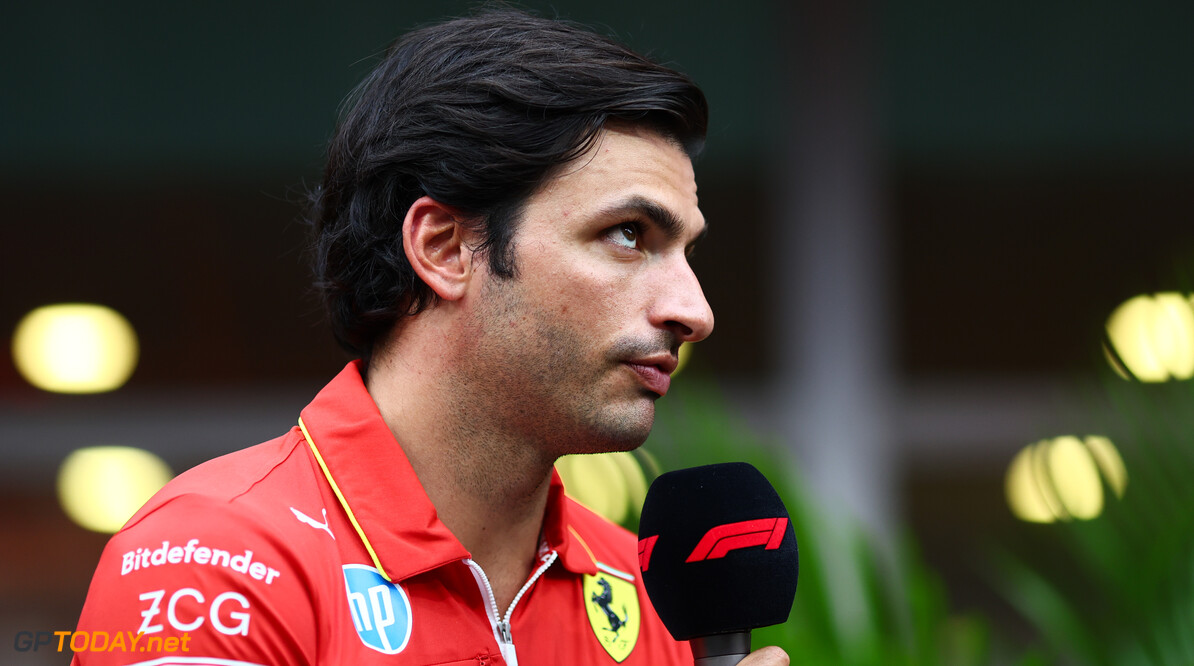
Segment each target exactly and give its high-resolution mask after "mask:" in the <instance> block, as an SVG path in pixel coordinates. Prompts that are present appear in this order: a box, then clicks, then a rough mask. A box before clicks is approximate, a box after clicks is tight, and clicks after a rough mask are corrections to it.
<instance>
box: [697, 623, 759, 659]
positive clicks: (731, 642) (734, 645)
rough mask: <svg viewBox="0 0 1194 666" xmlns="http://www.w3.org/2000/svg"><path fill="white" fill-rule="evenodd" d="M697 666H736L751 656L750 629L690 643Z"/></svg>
mask: <svg viewBox="0 0 1194 666" xmlns="http://www.w3.org/2000/svg"><path fill="white" fill-rule="evenodd" d="M688 644H689V645H690V646H692V656H693V658H694V659H695V660H696V666H735V664H737V663H738V662H740V661H742V660H743V659H746V655H748V654H750V629H747V630H746V631H735V632H732V633H728V634H714V635H712V636H697V637H696V638H694V639H692V640H690V641H688Z"/></svg>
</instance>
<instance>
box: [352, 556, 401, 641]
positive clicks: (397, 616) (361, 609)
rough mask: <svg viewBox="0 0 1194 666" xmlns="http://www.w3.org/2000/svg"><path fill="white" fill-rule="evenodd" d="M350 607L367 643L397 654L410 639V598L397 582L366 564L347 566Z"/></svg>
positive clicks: (362, 637) (353, 621) (357, 626)
mask: <svg viewBox="0 0 1194 666" xmlns="http://www.w3.org/2000/svg"><path fill="white" fill-rule="evenodd" d="M344 585H345V588H346V590H347V592H348V609H349V611H351V612H352V623H353V625H354V626H355V627H356V630H357V635H358V636H360V637H361V642H362V643H364V644H365V645H367V646H369V647H371V648H373V649H374V650H377V651H378V652H383V653H385V654H398V653H399V652H402V651H403V650H404V649H406V644H407V642H408V641H410V629H411V618H410V599H408V598H407V596H406V592H405V591H404V590H403V589H402V588H401V587H400V586H399V585H398V584H397V583H391V582H389V581H387V580H386V579H385V578H382V577H381V574H380V573H378V572H377V569H374V568H373V567H369V566H365V565H363V564H345V565H344Z"/></svg>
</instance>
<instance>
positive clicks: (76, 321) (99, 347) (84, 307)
mask: <svg viewBox="0 0 1194 666" xmlns="http://www.w3.org/2000/svg"><path fill="white" fill-rule="evenodd" d="M12 353H13V360H14V362H15V363H16V366H17V370H19V371H20V373H21V375H22V376H23V377H24V378H25V380H26V381H28V382H29V383H30V384H33V385H34V386H36V387H38V388H40V389H43V390H46V391H53V392H55V393H100V392H103V391H112V390H114V389H117V388H120V387H121V386H123V385H124V383H125V382H126V381H128V378H129V376H130V375H132V374H133V369H134V368H136V366H137V355H138V346H137V334H136V333H135V332H134V331H133V327H132V325H130V324H129V322H128V320H127V319H125V318H124V317H123V316H121V314H120V313H119V312H116V311H115V310H113V309H111V308H108V307H105V306H102V305H93V304H87V303H62V304H58V305H47V306H43V307H40V308H37V309H36V310H34V311H32V312H30V313H29V314H27V315H25V317H24V318H22V319H21V321H20V323H18V324H17V328H16V331H15V333H14V334H13V342H12Z"/></svg>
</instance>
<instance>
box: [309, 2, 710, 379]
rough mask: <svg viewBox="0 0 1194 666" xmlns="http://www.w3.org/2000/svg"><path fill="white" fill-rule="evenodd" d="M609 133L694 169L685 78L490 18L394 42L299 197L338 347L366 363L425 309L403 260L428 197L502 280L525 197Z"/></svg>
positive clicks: (349, 103)
mask: <svg viewBox="0 0 1194 666" xmlns="http://www.w3.org/2000/svg"><path fill="white" fill-rule="evenodd" d="M609 121H615V122H622V123H630V124H634V125H639V126H646V127H648V128H650V129H651V130H653V131H656V132H659V133H660V134H662V135H664V136H666V137H668V138H669V139H671V140H673V141H675V142H676V143H678V144H679V145H680V146H681V147H683V149H684V150H685V151H686V152H687V153H688V154H689V156H695V154H696V153H697V152H698V151H699V150H700V147H701V145H702V143H703V142H704V137H705V129H706V126H707V123H708V106H707V104H706V102H705V96H704V94H703V93H701V91H700V89H699V88H697V86H696V84H694V83H693V82H692V80H691V79H689V78H688V77H687V76H684V75H683V74H680V73H678V72H675V71H673V70H671V69H668V68H666V67H663V66H661V65H659V64H656V63H654V62H652V61H650V60H648V59H647V58H645V57H643V56H641V55H639V54H637V53H635V52H633V51H631V50H630V49H628V48H627V47H625V46H622V45H621V44H618V43H616V42H614V41H612V40H610V39H607V38H605V37H602V36H599V35H596V34H594V33H592V32H590V31H588V30H586V29H584V28H582V27H580V26H577V25H574V24H571V23H568V22H564V21H556V20H548V19H543V18H539V17H535V16H532V15H529V14H526V13H523V12H521V11H516V10H512V9H497V10H487V11H483V12H481V13H478V14H476V15H473V16H469V17H465V18H459V19H455V20H451V21H448V22H445V23H441V24H438V25H433V26H429V27H425V28H422V29H419V30H416V31H414V32H411V33H409V34H407V35H406V36H404V37H402V38H401V39H399V40H398V41H397V42H396V43H395V44H394V45H393V46H392V47H391V48H390V49H389V51H388V52H387V54H386V56H385V58H384V60H383V61H382V62H381V63H380V64H379V65H378V66H377V67H376V68H375V69H374V70H373V72H372V73H370V74H369V76H368V77H366V78H365V80H364V81H362V82H361V84H360V85H359V86H358V87H357V88H356V90H355V91H354V92H353V94H352V95H351V96H350V97H349V98H348V100H346V111H344V112H343V115H342V117H341V120H340V125H339V127H338V128H337V130H336V133H335V135H334V136H333V137H332V140H331V142H330V144H329V146H328V156H327V166H326V168H325V170H324V174H323V182H322V185H321V186H320V187H319V188H318V189H317V190H316V191H315V192H313V194H312V197H311V203H312V205H311V211H310V221H311V226H312V229H313V234H314V248H313V249H314V252H313V256H314V264H315V266H314V268H315V273H316V287H317V288H318V289H319V290H320V291H321V292H322V294H323V297H324V300H325V304H326V307H327V310H328V314H329V317H330V319H331V323H332V329H333V333H334V334H335V337H336V340H337V341H338V342H339V343H340V345H341V346H343V347H344V348H345V349H347V350H348V351H350V352H352V353H354V354H358V355H361V356H363V357H365V358H366V359H368V357H369V356H370V355H371V352H372V348H373V345H374V343H375V341H376V340H377V339H378V338H379V337H380V336H381V335H383V334H385V333H386V332H387V331H388V330H389V329H390V328H391V327H392V326H393V325H394V324H395V323H396V322H398V321H399V320H400V319H401V318H402V317H405V316H410V315H414V314H417V313H419V312H421V311H422V310H424V309H425V308H427V307H428V306H429V305H430V304H432V303H433V302H434V299H435V298H436V296H435V293H434V292H432V291H431V290H430V288H428V287H427V285H426V284H424V283H423V282H422V280H420V279H419V277H418V275H417V274H416V273H415V272H414V270H413V269H412V268H411V266H410V264H409V263H408V261H407V258H406V254H405V252H404V251H403V248H402V224H403V219H404V218H405V216H406V212H407V210H408V209H409V208H410V206H411V204H413V203H414V201H415V200H416V199H418V198H419V197H421V196H423V195H427V196H429V197H431V198H432V199H435V200H436V201H438V202H440V203H443V204H445V205H448V206H452V207H454V208H456V209H458V210H459V211H461V213H462V214H463V215H465V216H466V217H467V220H462V222H465V223H467V224H469V225H470V227H471V228H472V229H473V230H474V231H475V232H476V233H477V234H478V237H479V238H481V239H482V240H481V244H480V247H479V248H476V249H478V250H479V251H481V252H483V253H484V256H486V257H487V259H488V261H489V267H490V269H491V271H492V272H493V273H494V274H495V275H497V276H500V277H502V278H507V279H509V278H512V277H514V276H515V275H516V273H517V267H516V266H515V262H514V252H513V249H514V248H513V243H512V240H513V238H514V234H515V231H516V228H517V225H518V221H519V219H520V215H521V210H522V207H523V204H524V202H525V201H526V200H527V198H528V197H529V196H530V195H531V194H532V193H533V192H534V191H535V190H536V189H537V188H538V187H539V186H540V184H542V183H543V182H544V180H545V179H546V178H548V177H550V176H551V175H552V173H553V170H554V169H556V168H557V167H559V166H561V165H563V164H565V163H567V162H569V161H570V160H572V159H574V158H576V157H578V156H580V155H582V154H583V153H584V152H585V151H586V150H587V149H588V148H589V147H590V146H591V145H592V143H593V141H594V140H595V138H596V136H597V134H598V132H599V131H600V130H601V128H602V127H603V126H604V125H605V124H606V123H607V122H609Z"/></svg>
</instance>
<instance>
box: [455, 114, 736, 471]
mask: <svg viewBox="0 0 1194 666" xmlns="http://www.w3.org/2000/svg"><path fill="white" fill-rule="evenodd" d="M704 228H705V220H704V217H703V216H702V215H701V211H700V209H699V208H698V207H697V194H696V181H695V180H694V177H693V171H692V164H691V162H690V160H689V159H688V157H687V155H685V154H684V152H683V151H682V150H681V149H680V148H678V147H677V146H676V145H674V144H673V143H670V142H669V141H667V140H665V139H664V138H662V137H660V136H658V135H656V134H654V133H650V132H647V131H643V130H636V129H631V128H627V129H616V128H609V129H606V130H604V131H603V132H602V134H601V136H600V137H599V139H598V141H597V142H596V143H595V145H594V147H593V148H592V149H591V150H590V151H589V152H588V153H587V154H585V155H584V156H582V157H581V158H579V159H577V160H576V161H574V162H573V163H571V164H569V165H566V166H565V167H564V168H563V169H562V170H561V171H560V173H559V175H557V176H556V177H554V178H551V179H549V180H548V181H547V182H546V183H545V184H544V186H543V187H542V188H540V189H539V190H538V191H537V192H536V193H535V194H533V195H532V196H531V197H530V199H529V200H528V201H527V204H526V206H525V208H524V211H523V216H522V219H521V222H520V223H519V225H518V228H517V232H516V234H515V238H514V249H515V260H516V261H515V265H516V266H517V275H516V277H515V278H513V279H500V278H495V277H494V276H493V275H491V274H488V273H485V272H484V271H487V269H486V268H484V266H483V265H486V264H487V263H488V262H485V261H481V260H475V265H476V266H477V267H478V268H479V270H481V271H482V272H483V274H482V275H480V276H479V278H480V279H479V280H478V281H477V284H478V285H479V286H477V287H476V288H474V289H470V297H471V300H472V304H471V307H470V308H469V310H470V311H469V314H468V322H467V324H466V327H465V335H466V337H468V338H472V339H471V340H470V341H469V342H470V343H471V344H470V347H471V349H472V352H471V353H470V356H471V357H472V358H471V367H469V368H467V369H464V370H465V371H466V372H467V373H468V374H469V375H470V376H471V379H472V383H473V384H474V386H476V385H481V386H486V387H487V388H488V390H489V391H488V393H489V394H488V395H480V396H474V398H475V399H478V400H480V401H482V402H483V403H486V406H485V411H486V412H487V413H489V414H490V415H491V417H496V418H499V419H501V420H502V423H501V427H503V428H506V429H509V430H511V431H513V432H514V433H515V434H516V435H518V436H519V437H529V438H530V439H532V440H534V441H537V442H539V443H540V446H541V450H542V451H543V452H544V453H545V454H548V455H550V456H558V455H563V454H566V453H580V452H597V451H610V450H627V449H631V448H634V447H636V446H638V445H639V444H641V443H642V442H643V440H644V439H646V437H647V434H648V433H649V432H650V429H651V425H652V423H653V422H654V418H655V406H654V402H655V400H656V399H657V398H659V397H660V396H661V395H663V394H664V393H666V392H667V388H668V384H669V377H668V375H670V373H671V371H672V370H674V369H675V363H676V353H677V350H678V348H679V345H680V343H681V342H685V341H689V342H695V341H697V340H701V339H703V338H705V337H706V336H708V335H709V333H710V332H711V331H712V329H713V313H712V311H711V310H710V309H709V304H708V302H707V301H706V300H705V296H704V294H703V293H702V292H701V287H700V284H699V283H698V282H697V278H696V276H695V275H694V274H693V272H692V269H691V268H690V267H689V265H688V254H689V252H690V251H691V249H692V245H693V244H694V243H695V242H696V240H697V239H698V238H699V237H700V236H701V234H702V232H703V231H704Z"/></svg>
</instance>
